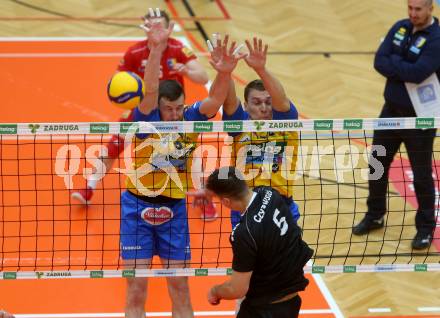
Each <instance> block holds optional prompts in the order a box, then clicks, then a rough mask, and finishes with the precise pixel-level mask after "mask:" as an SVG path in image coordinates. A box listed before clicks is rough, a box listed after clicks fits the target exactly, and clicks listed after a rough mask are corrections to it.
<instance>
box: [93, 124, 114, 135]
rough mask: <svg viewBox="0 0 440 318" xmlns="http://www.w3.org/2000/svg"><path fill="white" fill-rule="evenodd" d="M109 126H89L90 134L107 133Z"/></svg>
mask: <svg viewBox="0 0 440 318" xmlns="http://www.w3.org/2000/svg"><path fill="white" fill-rule="evenodd" d="M109 127H110V125H109V124H90V133H92V134H106V133H108V132H109V129H110V128H109Z"/></svg>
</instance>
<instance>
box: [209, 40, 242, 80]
mask: <svg viewBox="0 0 440 318" xmlns="http://www.w3.org/2000/svg"><path fill="white" fill-rule="evenodd" d="M228 42H229V35H226V36H225V38H224V40H223V42H222V41H221V39H220V38H219V37H217V39H216V43H215V46H214V45H212V44H211V42H208V48H209V51H210V53H211V60H210V61H209V63H210V64H211V66H212V67H213V68H214V69H215V70H216V71H217V72H219V73H232V71H233V70H234V69H235V67H236V66H237V63H238V61H239V60H241V59H242V58H244V57H245V56H246V54H245V53H240V52H239V50H240V48H241V46H238V47H237V43H236V42H235V41H233V42H232V43H231V45H230V46H229V43H228Z"/></svg>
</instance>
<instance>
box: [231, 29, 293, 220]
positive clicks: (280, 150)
mask: <svg viewBox="0 0 440 318" xmlns="http://www.w3.org/2000/svg"><path fill="white" fill-rule="evenodd" d="M246 46H247V47H248V50H249V54H248V55H247V57H245V61H246V63H247V65H248V66H249V67H251V68H252V69H253V70H254V71H255V72H256V73H257V74H258V76H259V77H260V79H257V80H254V81H251V82H250V83H249V84H247V86H246V88H245V90H244V103H243V105H242V104H241V102H240V99H239V98H238V97H237V96H236V93H235V87H234V83H233V81H232V80H231V83H230V89H229V92H228V96H227V98H226V101H225V103H224V105H223V120H254V121H256V120H270V119H273V120H286V119H298V111H297V110H296V108H295V106H294V105H293V103H292V102H291V101H290V100H289V99H288V98H287V96H286V93H285V91H284V88H283V86H282V85H281V83H280V82H279V80H278V79H276V78H275V77H274V76H273V74H272V73H270V72H269V71H268V70H267V68H266V57H267V49H268V46H267V44H266V45H264V46H263V41H262V40H261V39H257V38H253V43H252V44H251V42H250V41H248V40H247V41H246ZM256 125H259V123H258V124H256ZM264 128H265V126H263V127H261V129H262V130H264ZM229 134H230V135H231V136H232V137H233V138H234V147H233V148H234V158H235V166H236V167H237V168H239V169H241V167H245V174H246V175H247V177H246V178H247V183H248V185H249V186H250V187H257V186H271V187H273V188H275V189H276V190H278V192H280V194H281V195H282V196H283V198H284V199H285V201H286V203H287V205H288V206H289V208H290V210H291V212H292V214H293V217H294V219H295V221H297V220H298V219H299V216H300V215H299V209H298V205H297V204H296V203H295V202H294V201H293V199H292V195H293V181H292V180H289V178H288V175H290V174H291V172H290V171H285V170H286V169H293V170H294V169H295V165H296V160H297V150H298V133H297V132H283V131H282V129H280V132H252V133H248V132H243V133H229ZM244 147H246V148H244ZM286 147H289V148H290V150H288V151H286V150H287V149H288V148H286ZM283 169H284V171H283ZM239 221H240V213H239V212H238V211H231V223H232V226H233V227H235V225H236V224H237V223H238V222H239Z"/></svg>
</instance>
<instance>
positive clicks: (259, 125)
mask: <svg viewBox="0 0 440 318" xmlns="http://www.w3.org/2000/svg"><path fill="white" fill-rule="evenodd" d="M264 124H266V123H265V122H264V121H254V126H255V128H256V129H257V130H261V129H263V127H264Z"/></svg>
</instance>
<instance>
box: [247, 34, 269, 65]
mask: <svg viewBox="0 0 440 318" xmlns="http://www.w3.org/2000/svg"><path fill="white" fill-rule="evenodd" d="M246 46H247V48H248V50H249V54H248V55H247V56H246V57H245V59H244V60H245V61H246V63H247V65H249V67H252V68H253V69H254V70H261V69H264V68H265V66H266V56H267V48H268V45H267V44H265V45H264V46H263V40H262V39H258V38H256V37H254V38H253V45H251V42H250V41H249V40H246Z"/></svg>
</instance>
